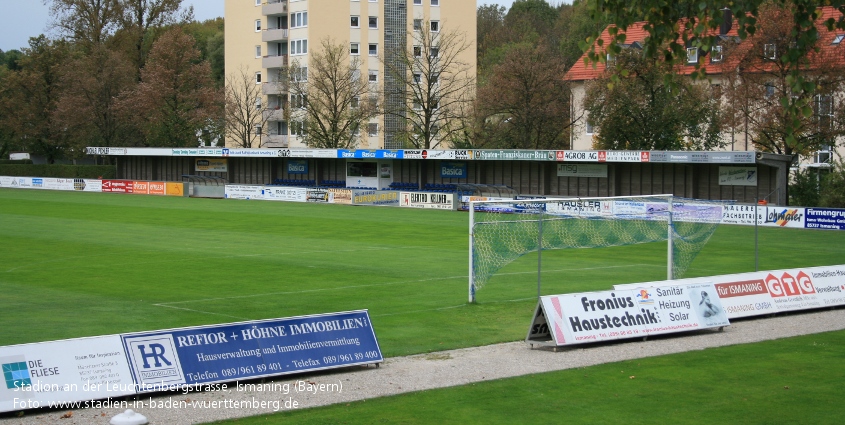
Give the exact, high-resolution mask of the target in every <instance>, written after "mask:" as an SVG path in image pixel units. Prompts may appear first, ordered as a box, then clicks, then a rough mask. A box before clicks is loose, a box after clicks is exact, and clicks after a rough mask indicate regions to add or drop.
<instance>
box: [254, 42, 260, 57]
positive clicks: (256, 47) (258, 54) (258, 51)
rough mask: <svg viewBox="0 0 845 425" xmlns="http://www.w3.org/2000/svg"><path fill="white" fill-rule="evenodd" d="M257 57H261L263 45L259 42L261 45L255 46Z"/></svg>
mask: <svg viewBox="0 0 845 425" xmlns="http://www.w3.org/2000/svg"><path fill="white" fill-rule="evenodd" d="M255 57H256V58H260V57H261V45H260V44H259V45H257V46H255Z"/></svg>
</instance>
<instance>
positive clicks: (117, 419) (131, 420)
mask: <svg viewBox="0 0 845 425" xmlns="http://www.w3.org/2000/svg"><path fill="white" fill-rule="evenodd" d="M109 423H110V424H111V425H146V424H148V423H149V421H148V420H147V417H146V416H144V415H142V414H140V413H136V412H135V411H134V410H132V409H127V410H126V411H125V412H123V413H120V414H117V415H115V416H114V417H113V418H111V420H110V421H109Z"/></svg>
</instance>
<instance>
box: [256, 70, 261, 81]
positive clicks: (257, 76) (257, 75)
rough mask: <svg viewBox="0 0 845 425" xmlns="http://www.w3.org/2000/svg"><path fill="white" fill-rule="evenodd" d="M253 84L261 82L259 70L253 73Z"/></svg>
mask: <svg viewBox="0 0 845 425" xmlns="http://www.w3.org/2000/svg"><path fill="white" fill-rule="evenodd" d="M255 84H261V71H258V72H256V73H255Z"/></svg>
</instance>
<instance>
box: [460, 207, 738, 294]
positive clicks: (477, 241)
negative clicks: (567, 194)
mask: <svg viewBox="0 0 845 425" xmlns="http://www.w3.org/2000/svg"><path fill="white" fill-rule="evenodd" d="M724 204H726V202H724V201H706V200H692V199H685V198H678V197H674V196H673V195H644V196H617V197H593V198H588V197H579V198H549V199H504V200H503V199H500V200H473V201H470V202H469V302H471V303H473V302H475V301H476V292H477V291H478V290H479V289H481V288H482V287H483V286H484V285H485V284H486V283H487V281H488V280H489V279H490V278H491V277H492V276H493V275H494V274H495V273H496V271H497V270H499V269H500V268H502V267H504V266H505V265H507V264H508V263H510V262H512V261H514V260H516V259H517V258H519V257H520V256H522V255H525V254H527V253H530V252H535V251H536V252H537V253H538V255H537V295H538V296H540V295H541V294H540V284H541V282H540V276H541V271H542V251H543V250H549V249H564V248H598V247H607V246H621V245H632V244H638V243H647V242H657V241H667V242H668V243H667V258H666V277H667V279H669V280H671V279H674V278H676V277H679V276H680V275H682V274H683V272H684V271H686V269H687V267H688V266H689V264H690V263H691V262H692V260H693V259H694V258H695V256H696V255H697V254H698V252H699V251H700V250H701V248H702V247H703V246H704V245H705V244H706V243H707V240H709V238H710V236H711V235H712V234H713V232H714V231H715V229H716V226H717V225H718V224H719V223H720V222H721V219H722V206H723V205H724Z"/></svg>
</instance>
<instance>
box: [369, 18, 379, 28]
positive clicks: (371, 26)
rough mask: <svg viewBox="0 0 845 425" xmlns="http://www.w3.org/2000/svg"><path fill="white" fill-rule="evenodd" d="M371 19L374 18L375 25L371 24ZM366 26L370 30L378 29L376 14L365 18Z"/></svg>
mask: <svg viewBox="0 0 845 425" xmlns="http://www.w3.org/2000/svg"><path fill="white" fill-rule="evenodd" d="M373 20H375V26H373ZM367 28H369V29H371V30H377V29H378V16H370V17H368V18H367Z"/></svg>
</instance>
